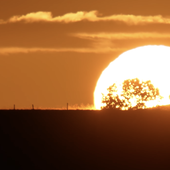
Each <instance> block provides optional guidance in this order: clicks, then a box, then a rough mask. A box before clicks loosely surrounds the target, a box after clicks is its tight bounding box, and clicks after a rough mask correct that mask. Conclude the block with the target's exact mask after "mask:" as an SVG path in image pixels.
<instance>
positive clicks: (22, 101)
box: [0, 0, 170, 108]
mask: <svg viewBox="0 0 170 170" xmlns="http://www.w3.org/2000/svg"><path fill="white" fill-rule="evenodd" d="M169 7H170V1H169V0H161V1H159V0H158V1H154V0H150V1H148V0H138V1H137V0H128V1H127V0H119V1H113V0H105V1H98V0H90V1H89V0H86V1H80V0H72V1H69V0H57V1H56V0H48V1H44V0H41V1H39V0H29V1H23V0H15V1H14V0H2V1H0V79H1V82H0V108H13V105H14V104H15V105H16V108H31V105H32V104H34V105H35V107H41V108H56V107H58V108H62V107H66V103H67V102H68V103H69V105H76V104H77V105H81V104H83V105H84V106H86V105H88V104H90V105H92V104H93V92H94V89H95V86H96V83H97V80H98V78H99V76H100V74H101V72H102V71H103V70H104V69H105V68H106V67H107V65H108V64H109V63H110V62H111V61H113V60H114V59H115V58H116V57H118V56H119V55H120V54H121V53H122V52H124V51H126V50H129V49H132V48H135V47H138V46H143V45H149V44H151V45H152V44H153V45H160V44H162V45H166V46H170V10H169ZM115 74H117V73H115ZM113 77H114V75H113Z"/></svg>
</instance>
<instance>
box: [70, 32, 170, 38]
mask: <svg viewBox="0 0 170 170" xmlns="http://www.w3.org/2000/svg"><path fill="white" fill-rule="evenodd" d="M72 36H75V37H78V38H82V39H116V40H122V39H145V38H170V33H169V34H168V33H167V34H166V33H156V32H153V33H152V32H138V33H76V34H72Z"/></svg>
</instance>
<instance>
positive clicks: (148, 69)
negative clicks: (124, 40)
mask: <svg viewBox="0 0 170 170" xmlns="http://www.w3.org/2000/svg"><path fill="white" fill-rule="evenodd" d="M169 63H170V47H167V46H162V45H161V46H156V45H152V46H151V45H149V46H143V47H138V48H135V49H132V50H129V51H126V52H124V53H123V54H121V55H120V56H119V57H118V58H117V59H116V60H114V61H113V62H111V63H110V64H109V66H108V67H107V68H106V69H105V70H104V71H103V72H102V74H101V76H100V78H99V80H98V82H97V85H96V88H95V91H94V104H95V107H96V109H100V108H101V106H103V104H102V93H103V94H104V95H106V94H107V93H108V92H107V88H108V87H109V86H111V85H112V84H113V83H116V85H117V86H118V92H117V94H120V92H121V90H122V87H121V86H122V82H123V81H124V80H127V79H133V78H138V79H140V80H141V81H147V80H151V83H152V84H153V85H154V87H156V88H158V89H159V92H160V95H161V96H162V97H163V99H161V100H160V99H155V100H153V101H147V102H146V106H147V107H154V106H157V105H167V104H170V98H169V97H170V79H169V74H170V66H169Z"/></svg>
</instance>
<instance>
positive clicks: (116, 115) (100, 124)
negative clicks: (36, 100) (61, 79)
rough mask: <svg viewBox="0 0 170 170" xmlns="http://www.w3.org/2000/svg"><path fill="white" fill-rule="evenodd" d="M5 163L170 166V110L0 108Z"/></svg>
mask: <svg viewBox="0 0 170 170" xmlns="http://www.w3.org/2000/svg"><path fill="white" fill-rule="evenodd" d="M0 126H1V139H0V141H1V152H0V154H1V155H2V158H1V161H2V162H1V164H0V166H1V167H3V168H1V169H2V170H4V169H14V168H15V169H17V170H18V169H23V170H32V169H36V170H38V169H47V170H48V169H79V170H88V169H94V170H95V169H96V170H98V169H103V170H108V169H113V170H119V169H123V170H127V169H130V170H132V169H134V170H156V169H159V170H169V169H170V112H169V111H161V110H158V111H156V110H155V111H154V110H150V111H148V110H146V111H131V112H127V111H126V112H108V111H78V110H77V111H38V110H32V111H31V110H30V111H29V110H27V111H26V110H25V111H24V110H22V111H17V110H15V111H14V110H13V111H12V110H11V111H0Z"/></svg>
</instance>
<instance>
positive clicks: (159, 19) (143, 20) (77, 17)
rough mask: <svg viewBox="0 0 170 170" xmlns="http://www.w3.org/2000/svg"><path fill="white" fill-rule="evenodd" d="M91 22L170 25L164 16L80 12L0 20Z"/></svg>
mask: <svg viewBox="0 0 170 170" xmlns="http://www.w3.org/2000/svg"><path fill="white" fill-rule="evenodd" d="M84 20H86V21H90V22H98V21H114V22H117V21H119V22H123V23H126V24H128V25H138V24H151V23H158V24H170V18H165V17H163V16H162V15H155V16H141V15H124V14H120V15H110V16H104V17H102V16H101V15H99V13H98V11H89V12H86V11H78V12H76V13H67V14H64V15H62V16H56V17H53V16H52V13H51V12H44V11H39V12H33V13H29V14H26V15H21V16H13V17H11V18H10V19H9V20H7V21H4V20H2V19H0V24H7V23H16V22H25V23H33V22H62V23H72V22H79V21H84Z"/></svg>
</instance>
